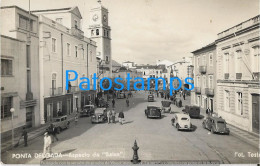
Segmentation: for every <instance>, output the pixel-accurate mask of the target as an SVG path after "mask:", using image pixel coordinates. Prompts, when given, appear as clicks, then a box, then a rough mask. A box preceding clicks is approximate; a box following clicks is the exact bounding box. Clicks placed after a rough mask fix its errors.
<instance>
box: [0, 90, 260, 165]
mask: <svg viewBox="0 0 260 166" xmlns="http://www.w3.org/2000/svg"><path fill="white" fill-rule="evenodd" d="M147 95H148V92H145V91H140V92H136V93H133V98H130V107H127V106H126V101H125V99H117V100H116V106H115V110H116V112H119V111H121V110H123V111H124V114H125V121H124V124H123V125H120V124H119V123H118V120H117V118H116V121H117V123H116V124H107V123H101V124H92V123H91V120H90V117H82V118H80V119H79V122H78V124H77V125H75V124H72V125H71V127H70V128H69V129H67V130H64V131H63V132H61V133H60V134H59V135H58V137H59V141H58V142H54V143H53V144H52V152H54V153H57V156H56V157H53V158H50V159H47V161H64V160H71V161H79V160H88V161H91V160H99V161H119V163H120V162H123V163H124V161H125V162H126V163H127V162H129V161H130V160H131V159H132V157H133V150H132V147H133V145H134V141H135V140H136V141H137V145H138V146H139V150H138V155H139V159H140V160H142V161H159V160H160V161H163V160H164V161H170V160H175V161H181V160H185V161H218V162H220V163H226V164H229V163H231V164H235V163H259V149H257V148H256V147H254V146H252V145H250V144H248V143H246V142H243V141H241V140H240V139H238V138H236V137H234V136H232V135H217V134H211V133H210V132H209V131H208V130H206V129H203V128H202V121H203V118H204V117H203V116H201V118H200V119H191V123H192V125H193V126H194V130H193V131H190V132H186V131H177V129H176V128H175V127H173V126H172V125H171V119H172V117H173V114H169V113H164V114H163V115H162V118H161V119H147V118H146V116H145V114H144V110H145V108H146V107H147V105H149V104H151V105H156V106H161V100H162V99H161V98H157V97H155V102H148V101H147ZM186 104H187V105H189V104H190V97H187V99H186V100H184V101H183V105H184V106H185V105H186ZM110 105H112V104H111V101H110ZM171 107H172V108H171V109H172V110H173V111H174V112H181V111H182V109H183V108H184V107H182V108H177V107H176V106H175V105H171ZM117 116H118V114H117ZM42 150H43V136H41V137H38V138H35V139H33V140H32V141H30V142H29V146H28V147H22V146H20V147H18V148H15V149H12V150H9V151H7V152H5V153H2V156H1V159H2V162H3V163H8V164H18V163H21V164H24V163H27V164H39V163H40V162H41V160H42V157H41V156H39V155H36V154H39V153H42ZM249 153H250V154H251V156H249ZM19 154H27V157H24V156H21V155H19ZM30 155H31V157H30Z"/></svg>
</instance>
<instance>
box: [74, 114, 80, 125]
mask: <svg viewBox="0 0 260 166" xmlns="http://www.w3.org/2000/svg"><path fill="white" fill-rule="evenodd" d="M74 120H75V125H77V124H78V121H79V117H78V114H77V113H76V115H75V117H74Z"/></svg>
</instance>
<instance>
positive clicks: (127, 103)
mask: <svg viewBox="0 0 260 166" xmlns="http://www.w3.org/2000/svg"><path fill="white" fill-rule="evenodd" d="M126 105H127V107H129V99H128V98H126Z"/></svg>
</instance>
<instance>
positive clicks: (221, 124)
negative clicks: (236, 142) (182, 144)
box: [202, 116, 230, 135]
mask: <svg viewBox="0 0 260 166" xmlns="http://www.w3.org/2000/svg"><path fill="white" fill-rule="evenodd" d="M202 127H203V128H204V129H208V130H210V131H211V133H212V134H214V133H220V134H227V135H229V132H230V131H229V128H227V123H226V121H225V120H224V119H222V118H221V117H213V116H208V117H206V118H205V119H204V120H203V122H202Z"/></svg>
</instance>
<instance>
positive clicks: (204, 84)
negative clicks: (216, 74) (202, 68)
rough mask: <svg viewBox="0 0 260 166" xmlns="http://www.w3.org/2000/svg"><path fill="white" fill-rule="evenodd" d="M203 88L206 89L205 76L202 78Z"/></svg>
mask: <svg viewBox="0 0 260 166" xmlns="http://www.w3.org/2000/svg"><path fill="white" fill-rule="evenodd" d="M203 87H204V88H206V87H207V80H206V76H203Z"/></svg>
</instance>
